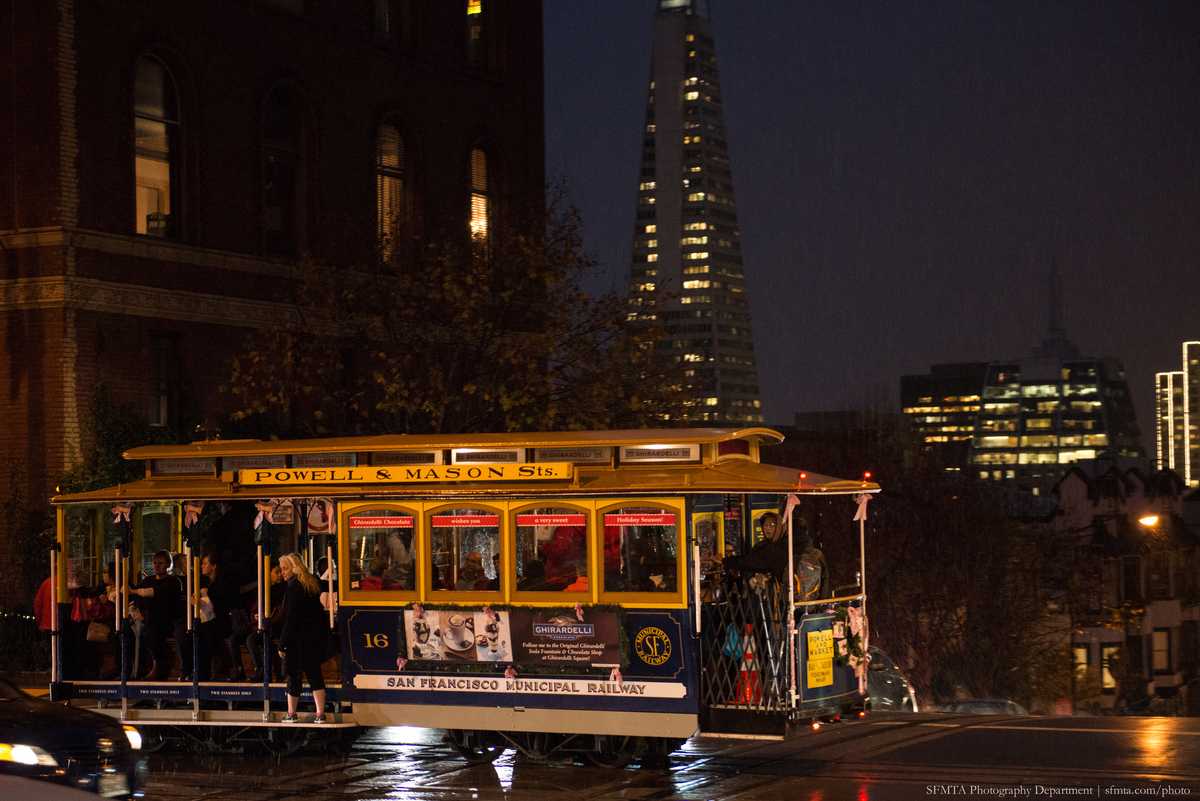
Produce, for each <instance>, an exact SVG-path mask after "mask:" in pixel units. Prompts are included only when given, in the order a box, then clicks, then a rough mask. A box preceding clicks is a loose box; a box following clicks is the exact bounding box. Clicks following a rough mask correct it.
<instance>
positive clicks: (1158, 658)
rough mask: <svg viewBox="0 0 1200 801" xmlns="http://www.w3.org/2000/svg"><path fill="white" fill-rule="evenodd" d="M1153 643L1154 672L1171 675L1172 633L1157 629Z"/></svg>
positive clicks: (1153, 636)
mask: <svg viewBox="0 0 1200 801" xmlns="http://www.w3.org/2000/svg"><path fill="white" fill-rule="evenodd" d="M1151 641H1152V643H1153V648H1154V672H1155V673H1169V672H1170V671H1171V632H1170V631H1169V630H1167V629H1155V630H1154V633H1153V635H1152V639H1151Z"/></svg>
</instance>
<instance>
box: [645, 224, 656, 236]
mask: <svg viewBox="0 0 1200 801" xmlns="http://www.w3.org/2000/svg"><path fill="white" fill-rule="evenodd" d="M657 231H658V226H657V225H647V226H646V233H648V234H653V233H655V232H657Z"/></svg>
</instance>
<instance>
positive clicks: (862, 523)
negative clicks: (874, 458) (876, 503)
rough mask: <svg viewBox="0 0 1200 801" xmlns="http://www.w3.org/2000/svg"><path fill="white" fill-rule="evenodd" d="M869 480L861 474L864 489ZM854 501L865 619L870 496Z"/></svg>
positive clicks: (865, 475) (860, 495) (867, 476)
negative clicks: (856, 504)
mask: <svg viewBox="0 0 1200 801" xmlns="http://www.w3.org/2000/svg"><path fill="white" fill-rule="evenodd" d="M870 480H871V474H870V473H863V480H862V483H863V488H864V489H865V488H866V486H867V482H868V481H870ZM855 500H856V501H857V502H858V511H857V512H855V513H854V519H855V520H857V521H858V577H859V578H858V581H859V585H858V588H859V589H860V590H861V591H862V597H863V599H862V616H863V618H864V619H865V618H866V617H867V501H869V500H871V496H870V495H869V494H867V493H866V492H863V493H860V494H859V496H858V497H857V498H855Z"/></svg>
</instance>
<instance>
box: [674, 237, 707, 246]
mask: <svg viewBox="0 0 1200 801" xmlns="http://www.w3.org/2000/svg"><path fill="white" fill-rule="evenodd" d="M679 244H681V245H707V244H708V237H707V236H685V237H684V238H683V239H681V240H679Z"/></svg>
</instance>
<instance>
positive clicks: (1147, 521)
mask: <svg viewBox="0 0 1200 801" xmlns="http://www.w3.org/2000/svg"><path fill="white" fill-rule="evenodd" d="M1138 522H1139V523H1141V524H1142V525H1143V526H1146V527H1147V528H1151V527H1153V526H1157V525H1158V515H1146V516H1145V517H1142V518H1139V519H1138Z"/></svg>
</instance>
